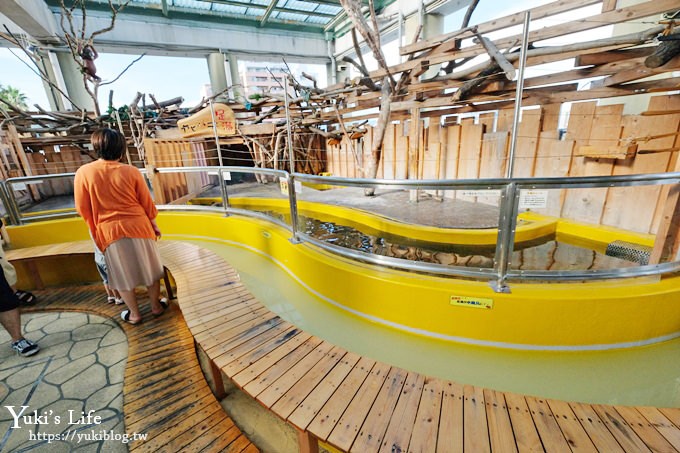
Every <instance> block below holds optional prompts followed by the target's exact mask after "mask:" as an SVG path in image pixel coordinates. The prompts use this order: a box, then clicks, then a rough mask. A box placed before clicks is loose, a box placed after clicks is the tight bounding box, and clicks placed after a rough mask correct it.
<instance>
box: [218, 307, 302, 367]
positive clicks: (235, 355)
mask: <svg viewBox="0 0 680 453" xmlns="http://www.w3.org/2000/svg"><path fill="white" fill-rule="evenodd" d="M292 330H293V326H292V325H291V324H290V323H287V322H284V321H283V320H282V321H281V322H280V323H277V324H275V325H274V326H272V327H271V328H270V329H267V330H265V331H262V332H259V333H258V334H257V335H254V336H253V337H252V338H249V339H248V340H247V341H244V342H243V343H241V344H240V345H238V346H236V347H234V348H231V349H230V350H229V351H227V352H224V353H222V354H219V355H216V356H211V357H212V360H213V362H214V363H215V365H216V366H217V367H218V368H223V369H226V368H229V370H230V374H236V372H234V371H233V370H234V369H235V368H232V367H231V364H232V363H234V362H236V361H238V359H240V358H241V357H242V356H244V355H246V354H248V353H251V352H253V351H254V350H255V349H257V348H259V347H261V346H262V345H263V344H265V343H267V342H269V341H271V340H272V339H274V338H277V337H278V336H279V335H284V336H285V335H287V334H289V333H290V332H291V331H292ZM239 371H240V370H239Z"/></svg>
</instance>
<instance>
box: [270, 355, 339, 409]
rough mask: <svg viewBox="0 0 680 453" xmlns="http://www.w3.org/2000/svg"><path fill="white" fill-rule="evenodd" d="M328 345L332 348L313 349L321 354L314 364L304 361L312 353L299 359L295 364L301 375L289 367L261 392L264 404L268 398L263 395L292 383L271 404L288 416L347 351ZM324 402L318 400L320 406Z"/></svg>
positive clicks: (283, 388) (282, 388) (278, 391)
mask: <svg viewBox="0 0 680 453" xmlns="http://www.w3.org/2000/svg"><path fill="white" fill-rule="evenodd" d="M328 345H329V346H330V347H332V349H330V350H326V349H325V348H324V349H321V348H317V349H315V350H314V353H317V352H318V354H320V355H321V357H320V359H319V361H318V362H317V363H316V364H315V365H313V366H310V365H309V364H308V363H305V360H307V359H309V361H311V360H312V359H311V357H309V356H312V354H310V355H309V356H308V357H305V360H301V361H300V362H299V363H298V364H297V365H298V366H299V368H301V370H300V372H299V373H300V374H302V373H304V375H303V376H299V374H298V373H296V372H295V370H293V369H291V370H290V371H289V372H287V373H286V374H285V375H284V376H282V377H281V378H280V379H278V380H277V381H276V382H275V383H274V384H273V385H272V386H270V387H269V388H268V389H267V391H265V392H264V393H262V397H263V398H262V401H263V402H264V403H265V404H266V403H267V401H268V400H267V399H266V398H265V396H268V395H269V394H272V393H273V394H277V393H280V392H281V391H282V390H285V389H286V387H288V386H289V384H292V385H290V386H289V390H287V391H286V392H285V394H283V395H282V396H281V397H280V398H279V399H278V401H276V404H274V405H273V406H272V410H273V411H274V412H276V413H277V414H278V415H279V416H281V417H285V418H288V416H290V414H291V413H292V412H293V411H294V410H295V409H296V408H297V407H298V405H300V403H301V402H302V401H303V400H304V399H305V398H307V396H308V395H309V394H310V393H311V392H312V390H314V388H315V387H316V386H317V385H318V384H319V383H320V382H321V381H322V380H323V379H324V378H325V377H326V375H327V374H328V373H329V372H330V371H331V370H332V369H333V367H335V365H336V364H337V363H338V362H339V361H340V360H342V358H343V357H344V355H345V354H346V353H347V351H345V350H344V349H342V348H341V347H339V346H334V347H333V346H332V345H331V344H330V343H328ZM322 351H323V352H322ZM314 353H313V354H314ZM286 381H288V382H286ZM275 388H276V389H277V390H276V391H274V390H273V389H275ZM272 399H273V398H272ZM324 402H325V401H323V402H319V406H322V405H323V403H324Z"/></svg>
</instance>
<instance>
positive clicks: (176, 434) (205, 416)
mask: <svg viewBox="0 0 680 453" xmlns="http://www.w3.org/2000/svg"><path fill="white" fill-rule="evenodd" d="M147 403H148V402H147ZM178 422H179V423H177V424H176V425H174V426H172V427H169V429H168V430H167V431H166V432H165V434H164V435H163V436H156V437H154V438H152V439H149V440H147V441H146V442H144V443H143V444H140V445H139V446H138V447H137V448H135V449H134V451H138V452H144V451H149V452H152V451H159V450H162V449H166V451H179V450H180V449H181V447H183V446H185V445H186V444H187V443H188V442H190V441H192V440H195V439H196V437H197V435H198V433H199V432H200V430H201V427H202V426H203V427H206V428H207V429H211V428H218V426H219V424H220V423H222V422H226V423H230V425H231V426H229V428H231V427H232V426H234V423H233V422H232V421H231V420H230V419H229V418H228V417H227V416H226V414H225V413H224V411H223V410H222V408H221V406H220V405H219V404H214V405H210V406H206V407H205V408H203V409H201V410H200V411H198V412H196V413H195V414H193V416H192V417H190V418H185V419H183V420H179V421H178ZM204 429H205V428H204ZM225 429H227V428H225ZM197 431H198V432H197Z"/></svg>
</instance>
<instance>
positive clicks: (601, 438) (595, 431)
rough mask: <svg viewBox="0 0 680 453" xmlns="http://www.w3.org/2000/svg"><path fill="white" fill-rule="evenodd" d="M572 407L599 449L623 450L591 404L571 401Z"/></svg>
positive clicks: (607, 450) (615, 451)
mask: <svg viewBox="0 0 680 453" xmlns="http://www.w3.org/2000/svg"><path fill="white" fill-rule="evenodd" d="M570 407H571V409H572V411H573V412H574V415H576V417H577V418H578V420H579V422H581V426H583V429H585V430H586V432H587V433H588V437H589V438H590V440H591V441H592V442H593V444H594V445H595V447H596V448H597V450H598V451H606V452H612V453H618V452H623V449H622V448H621V445H619V443H618V442H617V441H616V439H615V438H614V436H613V435H612V434H611V433H610V432H609V429H607V427H606V425H605V424H604V422H603V421H602V420H601V419H600V416H599V415H598V414H597V412H595V411H594V410H593V408H592V407H591V406H590V405H589V404H582V403H570Z"/></svg>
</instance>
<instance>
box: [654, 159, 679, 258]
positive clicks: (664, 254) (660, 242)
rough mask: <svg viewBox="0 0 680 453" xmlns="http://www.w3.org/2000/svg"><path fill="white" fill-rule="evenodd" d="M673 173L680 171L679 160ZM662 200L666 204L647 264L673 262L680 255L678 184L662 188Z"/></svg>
mask: <svg viewBox="0 0 680 453" xmlns="http://www.w3.org/2000/svg"><path fill="white" fill-rule="evenodd" d="M674 171H680V159H678V161H677V162H676V164H675V169H674ZM664 198H665V199H666V203H665V204H664V207H663V213H662V216H661V223H660V224H659V229H658V230H657V232H656V240H655V241H654V249H653V250H652V254H651V255H650V257H649V264H658V263H663V262H668V261H675V260H677V259H678V258H679V256H678V255H679V254H680V184H675V185H673V186H664V188H663V189H662V191H661V196H660V199H661V200H663V199H664Z"/></svg>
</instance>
